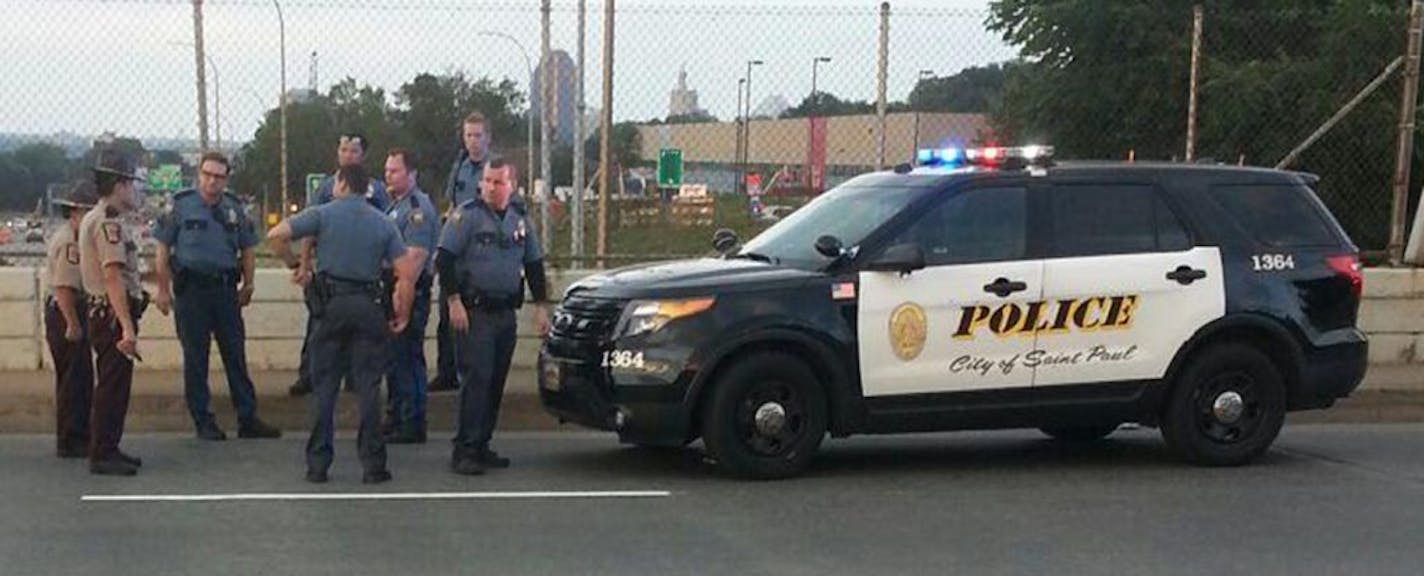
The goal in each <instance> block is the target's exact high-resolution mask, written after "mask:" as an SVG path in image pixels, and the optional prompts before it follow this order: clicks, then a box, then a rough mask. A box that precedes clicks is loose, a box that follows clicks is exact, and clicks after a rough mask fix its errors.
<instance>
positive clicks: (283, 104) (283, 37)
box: [272, 0, 288, 214]
mask: <svg viewBox="0 0 1424 576" xmlns="http://www.w3.org/2000/svg"><path fill="white" fill-rule="evenodd" d="M272 5H273V6H275V7H276V8H277V32H278V34H277V35H278V38H279V40H280V41H281V45H282V92H281V94H279V95H278V101H277V104H278V107H279V108H280V109H281V111H280V114H281V116H282V134H281V141H282V142H281V149H282V150H281V154H282V169H281V173H282V174H281V178H282V182H281V184H280V186H279V187H278V188H277V189H278V190H281V191H282V209H281V210H279V213H281V214H286V213H287V206H288V204H287V202H288V200H287V182H288V180H287V19H286V17H284V16H283V15H282V4H281V2H278V0H272Z"/></svg>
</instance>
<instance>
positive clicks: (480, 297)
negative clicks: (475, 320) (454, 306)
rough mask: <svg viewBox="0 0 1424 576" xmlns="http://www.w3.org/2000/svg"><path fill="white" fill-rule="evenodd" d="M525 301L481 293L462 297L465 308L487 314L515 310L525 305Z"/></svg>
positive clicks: (515, 297) (513, 297)
mask: <svg viewBox="0 0 1424 576" xmlns="http://www.w3.org/2000/svg"><path fill="white" fill-rule="evenodd" d="M523 300H524V299H523V298H520V297H518V296H496V295H492V294H480V293H475V294H461V295H460V301H461V302H463V303H464V304H465V308H468V309H470V310H483V311H485V312H502V311H505V310H515V309H518V308H519V307H520V306H521V305H523V304H524V302H523Z"/></svg>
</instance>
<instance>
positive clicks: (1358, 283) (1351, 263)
mask: <svg viewBox="0 0 1424 576" xmlns="http://www.w3.org/2000/svg"><path fill="white" fill-rule="evenodd" d="M1325 265H1326V266H1329V267H1330V269H1331V270H1334V271H1335V273H1336V274H1339V275H1340V276H1343V277H1345V278H1347V279H1349V280H1350V291H1351V292H1353V293H1354V294H1355V297H1356V298H1359V297H1360V296H1361V295H1363V294H1364V292H1365V273H1364V271H1363V270H1362V269H1361V267H1360V257H1359V255H1357V254H1347V255H1344V256H1331V257H1329V258H1326V259H1325Z"/></svg>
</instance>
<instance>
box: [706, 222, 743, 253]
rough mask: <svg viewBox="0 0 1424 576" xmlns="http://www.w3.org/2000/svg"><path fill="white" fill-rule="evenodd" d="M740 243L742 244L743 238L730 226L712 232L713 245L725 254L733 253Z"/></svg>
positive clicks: (718, 251)
mask: <svg viewBox="0 0 1424 576" xmlns="http://www.w3.org/2000/svg"><path fill="white" fill-rule="evenodd" d="M738 244H741V239H739V238H737V233H736V232H733V231H732V230H731V229H730V228H722V229H719V230H717V232H715V233H713V234H712V247H713V248H714V249H716V250H717V253H718V254H721V255H723V256H726V255H728V254H731V253H732V251H733V250H736V249H737V245H738Z"/></svg>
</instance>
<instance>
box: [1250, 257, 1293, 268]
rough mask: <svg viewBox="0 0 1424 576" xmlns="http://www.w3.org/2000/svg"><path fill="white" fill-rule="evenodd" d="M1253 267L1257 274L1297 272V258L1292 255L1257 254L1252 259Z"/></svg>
mask: <svg viewBox="0 0 1424 576" xmlns="http://www.w3.org/2000/svg"><path fill="white" fill-rule="evenodd" d="M1251 265H1252V268H1253V269H1254V270H1255V271H1257V272H1275V271H1277V270H1295V256H1292V255H1290V254H1257V255H1255V256H1252V257H1251Z"/></svg>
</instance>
